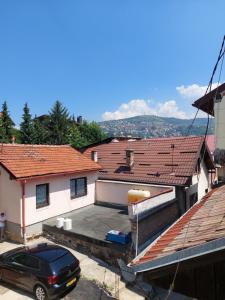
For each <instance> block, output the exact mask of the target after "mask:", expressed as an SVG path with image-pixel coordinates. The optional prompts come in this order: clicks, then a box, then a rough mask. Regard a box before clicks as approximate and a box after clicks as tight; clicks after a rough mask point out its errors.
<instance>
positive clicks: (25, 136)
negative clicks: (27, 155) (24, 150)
mask: <svg viewBox="0 0 225 300" xmlns="http://www.w3.org/2000/svg"><path fill="white" fill-rule="evenodd" d="M20 132H21V143H22V144H33V135H34V128H33V121H32V117H31V114H30V110H29V107H28V105H27V103H25V105H24V108H23V122H22V123H21V124H20Z"/></svg>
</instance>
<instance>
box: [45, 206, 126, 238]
mask: <svg viewBox="0 0 225 300" xmlns="http://www.w3.org/2000/svg"><path fill="white" fill-rule="evenodd" d="M66 217H68V218H71V219H72V229H71V230H70V231H71V232H74V233H77V234H81V235H84V236H88V237H91V238H93V239H97V240H102V241H104V240H105V235H106V233H107V232H108V231H109V230H112V229H113V230H119V231H122V232H124V233H129V232H130V231H131V224H130V221H129V219H128V214H127V212H126V211H125V210H123V209H119V208H111V207H105V206H100V205H90V206H87V207H84V208H81V209H78V210H76V211H74V212H72V213H69V214H66ZM45 224H47V225H50V226H55V225H56V218H54V219H51V220H50V221H46V223H45Z"/></svg>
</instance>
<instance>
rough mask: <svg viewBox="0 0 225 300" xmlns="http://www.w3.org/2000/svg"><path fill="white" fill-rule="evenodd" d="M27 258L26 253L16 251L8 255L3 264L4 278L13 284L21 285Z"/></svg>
mask: <svg viewBox="0 0 225 300" xmlns="http://www.w3.org/2000/svg"><path fill="white" fill-rule="evenodd" d="M25 260H26V255H25V254H24V253H16V254H13V255H11V256H9V257H7V258H6V260H5V263H4V265H3V266H2V279H3V280H4V281H6V282H8V283H11V284H13V285H17V286H21V281H22V277H23V276H24V271H25V270H24V265H23V263H24V262H25Z"/></svg>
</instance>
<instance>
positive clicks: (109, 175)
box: [83, 137, 214, 249]
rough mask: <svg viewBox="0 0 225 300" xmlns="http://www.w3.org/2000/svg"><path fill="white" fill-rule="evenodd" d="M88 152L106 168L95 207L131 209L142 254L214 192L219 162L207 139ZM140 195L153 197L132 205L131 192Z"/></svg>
mask: <svg viewBox="0 0 225 300" xmlns="http://www.w3.org/2000/svg"><path fill="white" fill-rule="evenodd" d="M83 153H84V155H85V156H86V157H88V158H92V159H94V160H95V161H96V162H98V163H99V164H100V165H101V167H102V169H101V170H99V171H98V178H97V181H96V203H98V204H103V205H118V206H120V205H121V206H126V207H128V210H129V212H130V216H131V222H132V240H133V243H134V244H135V245H136V237H137V235H138V243H139V246H140V247H139V248H140V249H142V247H144V245H145V244H146V243H149V242H150V241H151V240H153V239H154V238H155V237H157V236H158V235H159V234H161V233H162V232H163V231H164V230H165V229H166V228H167V227H168V226H169V225H171V224H172V223H173V222H174V221H175V220H177V219H178V218H179V217H180V216H181V215H182V214H184V213H185V212H186V211H187V210H188V209H189V208H190V207H191V206H192V205H193V204H194V203H195V202H197V201H199V200H200V199H201V198H202V197H203V196H204V195H205V194H206V193H207V192H208V191H209V190H210V189H211V172H213V171H214V163H213V159H212V156H211V153H210V151H209V149H208V147H207V145H206V143H205V140H204V137H175V138H174V137H173V138H154V139H143V140H133V139H130V140H124V141H119V140H117V139H114V140H111V141H107V142H106V143H104V142H103V143H100V144H97V145H91V146H89V147H87V148H86V149H83ZM141 192H148V193H149V194H148V196H144V195H143V197H140V198H138V197H136V199H135V201H133V199H134V196H132V195H131V193H134V194H138V193H141ZM137 218H138V229H137Z"/></svg>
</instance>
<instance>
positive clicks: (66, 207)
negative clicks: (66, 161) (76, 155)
mask: <svg viewBox="0 0 225 300" xmlns="http://www.w3.org/2000/svg"><path fill="white" fill-rule="evenodd" d="M79 177H87V195H86V196H83V197H79V198H75V199H72V200H71V199H70V179H73V178H79ZM95 180H96V172H94V173H83V174H77V175H71V176H68V175H65V176H59V177H52V178H45V179H44V178H43V179H41V180H35V181H33V180H32V181H30V182H29V181H28V182H27V183H26V187H25V193H26V199H25V206H26V214H25V215H26V226H28V225H32V224H36V223H39V222H42V221H44V220H46V219H49V218H52V217H55V216H58V215H61V214H64V213H67V212H70V211H72V210H75V209H78V208H81V207H84V206H87V205H90V204H93V203H94V201H95ZM44 183H48V184H49V205H48V206H45V207H42V208H38V209H37V208H36V185H37V184H44ZM34 228H35V227H34Z"/></svg>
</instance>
